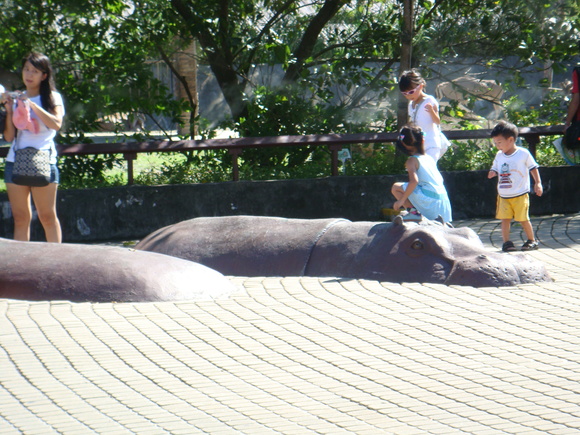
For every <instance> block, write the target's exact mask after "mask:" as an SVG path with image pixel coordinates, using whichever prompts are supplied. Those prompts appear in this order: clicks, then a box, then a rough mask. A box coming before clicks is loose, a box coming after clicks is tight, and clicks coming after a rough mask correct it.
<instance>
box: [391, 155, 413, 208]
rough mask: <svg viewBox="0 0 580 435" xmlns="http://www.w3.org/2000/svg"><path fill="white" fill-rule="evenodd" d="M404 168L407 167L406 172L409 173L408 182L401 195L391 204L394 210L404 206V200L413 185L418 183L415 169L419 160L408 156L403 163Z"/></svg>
mask: <svg viewBox="0 0 580 435" xmlns="http://www.w3.org/2000/svg"><path fill="white" fill-rule="evenodd" d="M405 168H407V172H408V173H409V184H407V189H405V193H403V196H402V197H401V198H400V199H398V200H397V201H396V202H395V203H394V204H393V208H394V209H395V210H399V209H401V208H404V204H405V202H407V200H408V199H409V196H410V195H411V193H413V191H414V190H415V187H417V185H418V184H419V176H418V175H417V170H418V169H419V160H418V159H416V158H414V157H409V158H408V159H407V162H406V163H405Z"/></svg>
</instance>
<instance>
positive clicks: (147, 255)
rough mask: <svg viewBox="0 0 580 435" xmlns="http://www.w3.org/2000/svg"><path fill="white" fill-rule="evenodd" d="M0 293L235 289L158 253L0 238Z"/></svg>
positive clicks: (126, 298)
mask: <svg viewBox="0 0 580 435" xmlns="http://www.w3.org/2000/svg"><path fill="white" fill-rule="evenodd" d="M0 264H1V265H2V266H1V267H0V298H10V299H24V300H34V301H40V300H47V301H49V300H69V301H74V302H146V301H176V300H200V299H213V298H216V297H219V296H225V295H228V294H229V293H231V292H233V291H234V285H233V284H232V283H231V282H230V281H229V280H228V279H227V278H226V277H224V276H223V275H222V274H221V273H219V272H216V271H215V270H212V269H209V268H208V267H206V266H202V265H201V264H196V263H193V262H191V261H186V260H182V259H180V258H175V257H170V256H167V255H161V254H157V253H154V252H142V251H135V250H129V249H125V248H120V247H112V246H91V245H72V244H57V243H37V242H16V241H12V240H6V239H1V238H0Z"/></svg>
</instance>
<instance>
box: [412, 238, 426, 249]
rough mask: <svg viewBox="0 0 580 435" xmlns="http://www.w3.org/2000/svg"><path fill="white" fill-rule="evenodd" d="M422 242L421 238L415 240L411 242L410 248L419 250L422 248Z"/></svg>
mask: <svg viewBox="0 0 580 435" xmlns="http://www.w3.org/2000/svg"><path fill="white" fill-rule="evenodd" d="M423 247H424V246H423V242H422V241H421V240H415V241H414V242H413V243H412V244H411V249H413V250H415V251H420V250H421V249H423Z"/></svg>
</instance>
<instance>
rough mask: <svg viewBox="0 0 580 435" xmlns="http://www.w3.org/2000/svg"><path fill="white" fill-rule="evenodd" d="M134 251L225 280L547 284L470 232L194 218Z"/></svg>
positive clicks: (533, 265) (540, 272)
mask: <svg viewBox="0 0 580 435" xmlns="http://www.w3.org/2000/svg"><path fill="white" fill-rule="evenodd" d="M137 249H143V250H148V251H154V252H160V253H164V254H167V255H172V256H176V257H180V258H184V259H188V260H191V261H195V262H198V263H201V264H204V265H206V266H209V267H211V268H212V269H215V270H218V271H220V272H221V273H223V274H226V275H241V276H304V275H306V276H319V277H324V276H332V277H344V278H360V279H373V280H379V281H390V282H432V283H441V284H447V285H452V284H460V285H471V286H477V287H484V286H506V285H515V284H520V283H527V282H537V281H548V280H550V277H549V275H548V273H547V272H546V269H545V267H544V265H543V264H541V263H538V262H536V261H533V260H532V259H530V258H529V257H527V256H526V255H523V254H504V253H496V252H491V251H489V250H487V249H485V247H484V246H483V244H482V243H481V241H480V239H479V238H478V236H477V234H475V232H474V231H472V230H471V229H468V228H452V227H451V226H449V225H444V224H441V223H439V222H433V221H425V222H422V223H421V224H416V223H403V221H402V219H401V218H396V219H395V221H394V222H393V223H377V222H350V221H348V220H345V219H314V220H306V219H285V218H276V217H259V216H227V217H211V218H196V219H191V220H188V221H183V222H180V223H178V224H175V225H171V226H169V227H165V228H162V229H160V230H158V231H156V232H154V233H152V234H150V235H149V236H147V237H146V238H145V239H143V240H142V241H141V242H140V243H139V244H138V245H137Z"/></svg>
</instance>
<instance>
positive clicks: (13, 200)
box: [6, 183, 32, 242]
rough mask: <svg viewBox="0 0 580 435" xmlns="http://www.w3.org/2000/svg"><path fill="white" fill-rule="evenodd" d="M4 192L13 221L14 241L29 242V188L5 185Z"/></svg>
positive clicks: (11, 184)
mask: <svg viewBox="0 0 580 435" xmlns="http://www.w3.org/2000/svg"><path fill="white" fill-rule="evenodd" d="M6 191H7V192H8V200H9V201H10V208H11V209H12V217H13V219H14V240H19V241H22V242H28V241H29V240H30V221H31V220H32V207H31V205H30V187H28V186H20V185H18V184H13V183H6Z"/></svg>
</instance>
